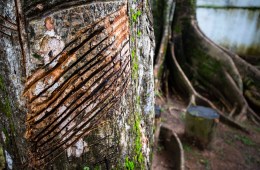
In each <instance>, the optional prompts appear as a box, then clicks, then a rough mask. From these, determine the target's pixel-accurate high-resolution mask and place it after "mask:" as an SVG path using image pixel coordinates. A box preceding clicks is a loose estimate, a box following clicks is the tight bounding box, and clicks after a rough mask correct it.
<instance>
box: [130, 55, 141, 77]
mask: <svg viewBox="0 0 260 170" xmlns="http://www.w3.org/2000/svg"><path fill="white" fill-rule="evenodd" d="M131 56H132V79H137V77H138V69H139V65H138V58H137V56H136V53H135V50H132V52H131Z"/></svg>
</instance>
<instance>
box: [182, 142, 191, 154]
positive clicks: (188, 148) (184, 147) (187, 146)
mask: <svg viewBox="0 0 260 170" xmlns="http://www.w3.org/2000/svg"><path fill="white" fill-rule="evenodd" d="M183 149H184V151H185V152H191V147H190V146H189V145H188V144H186V143H184V144H183Z"/></svg>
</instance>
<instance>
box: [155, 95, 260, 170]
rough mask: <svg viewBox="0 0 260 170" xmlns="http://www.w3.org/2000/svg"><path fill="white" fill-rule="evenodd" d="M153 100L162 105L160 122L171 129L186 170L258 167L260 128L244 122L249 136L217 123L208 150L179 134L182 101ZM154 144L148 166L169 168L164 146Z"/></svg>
mask: <svg viewBox="0 0 260 170" xmlns="http://www.w3.org/2000/svg"><path fill="white" fill-rule="evenodd" d="M156 103H157V104H158V105H160V106H161V108H162V109H161V110H162V113H161V122H160V123H161V124H163V125H164V126H167V127H168V128H171V129H173V131H174V132H175V133H177V134H178V136H179V138H180V139H181V141H182V144H183V149H184V157H185V169H186V170H260V127H256V126H255V125H252V124H251V123H250V122H244V126H246V127H247V128H249V129H250V130H251V134H250V135H249V134H246V133H243V132H241V131H239V130H236V129H233V128H230V127H228V126H226V125H224V124H222V123H218V125H217V129H216V133H215V138H214V141H213V142H212V147H211V148H212V149H211V150H200V149H198V148H197V147H196V146H195V145H194V144H193V141H188V140H187V139H185V138H184V137H183V136H184V135H183V134H184V120H185V108H186V106H185V104H184V103H183V102H182V101H181V100H180V99H177V98H175V99H171V100H170V101H168V102H166V101H165V100H164V99H163V98H160V99H159V98H157V99H156ZM158 127H159V126H158ZM155 146H156V147H155V149H154V158H153V165H152V169H153V170H170V169H172V168H171V161H172V160H170V157H169V156H168V155H169V153H167V148H163V147H162V146H160V144H158V145H155Z"/></svg>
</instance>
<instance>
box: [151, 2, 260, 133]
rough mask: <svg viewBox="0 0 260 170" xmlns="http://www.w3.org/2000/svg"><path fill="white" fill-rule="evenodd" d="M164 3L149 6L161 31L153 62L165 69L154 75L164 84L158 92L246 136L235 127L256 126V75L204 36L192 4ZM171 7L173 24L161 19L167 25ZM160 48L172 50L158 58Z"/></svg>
mask: <svg viewBox="0 0 260 170" xmlns="http://www.w3.org/2000/svg"><path fill="white" fill-rule="evenodd" d="M163 2H164V3H162V5H158V4H160V3H159V1H156V0H154V1H153V3H154V5H153V7H154V9H153V13H154V16H155V23H159V25H160V27H162V28H159V29H155V30H158V32H156V38H157V39H156V42H158V43H160V45H157V50H156V52H157V53H156V57H157V58H156V59H155V61H164V62H163V66H161V65H162V62H159V66H160V67H161V68H162V67H163V71H160V70H159V71H158V69H157V70H155V75H159V76H157V77H156V78H157V79H158V80H161V81H162V82H161V86H160V87H157V86H156V88H157V89H156V90H160V89H162V90H163V91H164V92H165V93H166V94H167V95H168V93H169V91H170V92H173V93H175V92H177V93H178V94H181V96H183V98H184V99H188V102H187V105H203V106H207V107H211V108H213V109H215V110H217V112H218V113H219V114H220V115H221V117H220V121H221V122H223V123H226V124H229V125H231V126H233V127H236V128H239V129H241V130H244V131H247V130H246V129H245V128H243V127H242V126H241V125H240V124H239V123H240V122H242V121H244V120H245V119H247V118H249V119H250V120H252V121H254V123H257V124H259V121H260V118H259V113H258V110H259V109H257V108H258V101H259V95H258V92H257V89H259V82H260V77H259V75H260V72H259V69H257V67H255V66H253V65H251V64H250V62H247V61H246V60H244V59H243V58H241V57H239V56H238V55H236V54H234V53H233V52H231V51H229V50H227V49H224V48H223V47H220V46H218V45H216V44H215V43H214V42H212V41H211V40H210V39H209V38H208V37H206V36H205V35H204V34H203V33H202V31H201V30H200V29H199V27H198V24H197V20H196V15H195V9H196V1H195V0H190V1H185V0H176V1H171V0H165V1H163ZM170 2H173V3H172V5H171V6H172V7H174V6H176V8H175V12H174V17H173V22H172V24H171V22H163V23H162V20H161V16H162V15H163V16H164V18H165V17H166V18H168V20H171V17H172V16H168V15H166V14H168V13H170V12H169V10H170V9H171V8H172V7H169V6H168V5H167V4H169V3H170ZM174 2H176V5H175V3H174ZM170 4H171V3H170ZM163 11H168V12H163ZM165 15H166V16H165ZM169 23H170V25H169ZM169 27H170V30H171V31H172V32H171V33H172V34H171V35H167V36H168V37H167V38H165V35H164V34H163V33H162V31H161V30H165V29H169ZM164 32H165V31H164ZM168 32H170V31H168ZM165 39H166V40H167V39H168V40H167V41H164V40H165ZM162 46H163V47H164V48H163V49H167V48H168V46H169V47H170V48H168V49H169V50H168V51H164V53H163V55H160V49H161V47H162ZM155 64H158V63H155ZM159 66H157V67H159ZM155 69H156V65H155ZM160 72H161V73H162V74H160ZM186 101H187V100H186Z"/></svg>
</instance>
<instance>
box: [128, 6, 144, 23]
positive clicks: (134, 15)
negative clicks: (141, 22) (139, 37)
mask: <svg viewBox="0 0 260 170" xmlns="http://www.w3.org/2000/svg"><path fill="white" fill-rule="evenodd" d="M131 13H132V21H133V22H137V19H138V17H139V16H141V14H142V12H141V11H140V10H137V11H136V12H135V11H134V10H133V9H131Z"/></svg>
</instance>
